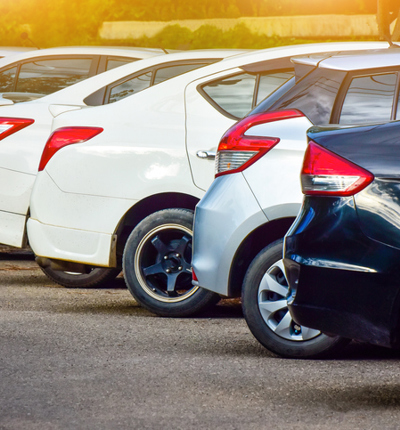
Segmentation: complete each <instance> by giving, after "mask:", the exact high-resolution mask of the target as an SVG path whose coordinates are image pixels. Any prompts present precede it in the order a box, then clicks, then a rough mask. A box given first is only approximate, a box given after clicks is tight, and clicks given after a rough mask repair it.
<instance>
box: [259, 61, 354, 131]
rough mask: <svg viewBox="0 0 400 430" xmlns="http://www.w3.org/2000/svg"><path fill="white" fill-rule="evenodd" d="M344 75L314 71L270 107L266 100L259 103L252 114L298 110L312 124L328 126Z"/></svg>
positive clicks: (321, 70) (338, 72)
mask: <svg viewBox="0 0 400 430" xmlns="http://www.w3.org/2000/svg"><path fill="white" fill-rule="evenodd" d="M345 75H346V74H345V72H341V71H337V70H335V71H333V70H332V71H331V70H326V69H316V70H315V71H314V72H313V73H311V74H309V75H307V76H306V77H305V78H303V79H302V80H301V81H300V82H298V83H297V84H296V85H295V86H294V87H293V88H292V89H291V90H289V91H288V92H287V93H286V94H285V95H283V96H282V97H281V98H280V99H279V100H278V101H277V102H275V103H274V104H273V105H272V106H271V104H270V103H268V99H266V100H265V103H264V102H263V103H261V104H260V105H259V106H258V108H256V109H255V110H254V111H253V112H252V113H260V112H266V111H267V110H268V111H270V110H283V109H299V110H300V111H301V112H303V113H304V115H306V116H307V118H308V119H309V120H310V121H311V122H312V123H313V124H318V125H323V124H329V121H330V118H331V114H332V108H333V105H334V102H335V99H336V96H337V93H338V91H339V88H340V85H341V84H342V82H343V79H344V77H345ZM256 111H257V112H256Z"/></svg>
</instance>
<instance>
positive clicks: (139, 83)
mask: <svg viewBox="0 0 400 430" xmlns="http://www.w3.org/2000/svg"><path fill="white" fill-rule="evenodd" d="M150 84H151V72H147V73H143V74H142V75H139V76H135V77H134V78H132V79H129V80H127V81H125V82H122V83H121V84H119V85H116V86H115V87H113V88H111V90H110V96H109V99H108V103H114V102H117V101H118V100H121V99H123V98H125V97H128V96H130V95H132V94H136V93H138V92H139V91H142V90H144V89H146V88H148V87H149V86H150Z"/></svg>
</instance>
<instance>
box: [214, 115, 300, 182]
mask: <svg viewBox="0 0 400 430" xmlns="http://www.w3.org/2000/svg"><path fill="white" fill-rule="evenodd" d="M301 116H303V114H302V113H301V112H300V111H298V110H285V111H277V112H266V113H261V114H257V115H252V116H248V117H246V118H243V119H242V120H241V121H239V122H238V123H236V124H235V125H234V126H233V127H231V128H230V129H229V130H228V131H227V132H226V133H225V134H224V135H223V136H222V139H221V142H220V144H219V146H218V152H217V154H216V157H215V170H216V173H215V177H218V176H221V175H226V174H229V173H236V172H241V171H243V170H245V169H246V168H247V167H249V166H250V165H251V164H253V163H254V162H256V161H257V160H258V159H259V158H261V157H262V156H263V155H264V154H266V153H267V152H268V151H270V150H271V149H272V148H273V147H274V146H275V145H276V144H277V143H278V142H279V140H280V139H279V138H278V137H265V136H252V135H246V134H245V133H246V131H248V130H249V129H250V128H251V127H254V126H256V125H259V124H265V123H267V122H273V121H279V120H283V119H289V118H296V117H301Z"/></svg>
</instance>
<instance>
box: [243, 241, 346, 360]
mask: <svg viewBox="0 0 400 430" xmlns="http://www.w3.org/2000/svg"><path fill="white" fill-rule="evenodd" d="M282 249H283V239H279V240H277V241H275V242H273V243H272V244H270V245H269V246H267V247H266V248H264V249H263V250H262V251H261V252H260V253H259V254H258V255H257V256H256V257H255V258H254V260H253V261H252V263H251V265H250V266H249V269H248V271H247V273H246V276H245V279H244V282H243V288H242V306H243V314H244V317H245V320H246V322H247V325H248V326H249V328H250V331H251V332H252V334H253V335H254V336H255V338H256V339H257V340H258V341H259V342H260V343H261V344H262V345H263V346H264V347H266V348H267V349H268V350H270V351H271V352H273V353H275V354H277V355H279V356H282V357H290V358H306V357H307V358H312V357H319V356H322V355H324V354H326V353H327V352H328V351H331V350H333V349H334V348H335V347H336V345H337V344H338V343H339V342H340V341H341V340H342V339H341V338H340V337H338V336H336V337H329V336H327V335H325V334H322V333H321V334H320V335H318V336H317V337H315V338H312V339H309V340H304V341H294V340H293V341H291V340H288V339H284V338H282V337H280V336H278V335H277V334H275V333H274V332H273V331H272V330H271V329H270V328H269V327H268V325H267V324H266V323H265V321H264V319H263V317H262V315H261V312H260V309H259V305H258V289H259V286H260V282H261V280H262V278H263V276H264V275H265V273H266V272H267V271H268V269H269V268H270V267H271V266H272V265H274V264H275V263H276V262H277V261H279V260H280V259H282Z"/></svg>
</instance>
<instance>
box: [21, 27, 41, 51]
mask: <svg viewBox="0 0 400 430" xmlns="http://www.w3.org/2000/svg"><path fill="white" fill-rule="evenodd" d="M21 39H22V40H27V41H28V42H31V43H32V45H33V46H34V47H35V48H37V49H40V48H39V46H37V45H36V43H35V42H33V40H31V39H30V38H29V36H28V33H26V32H25V31H24V32H23V33H21Z"/></svg>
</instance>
